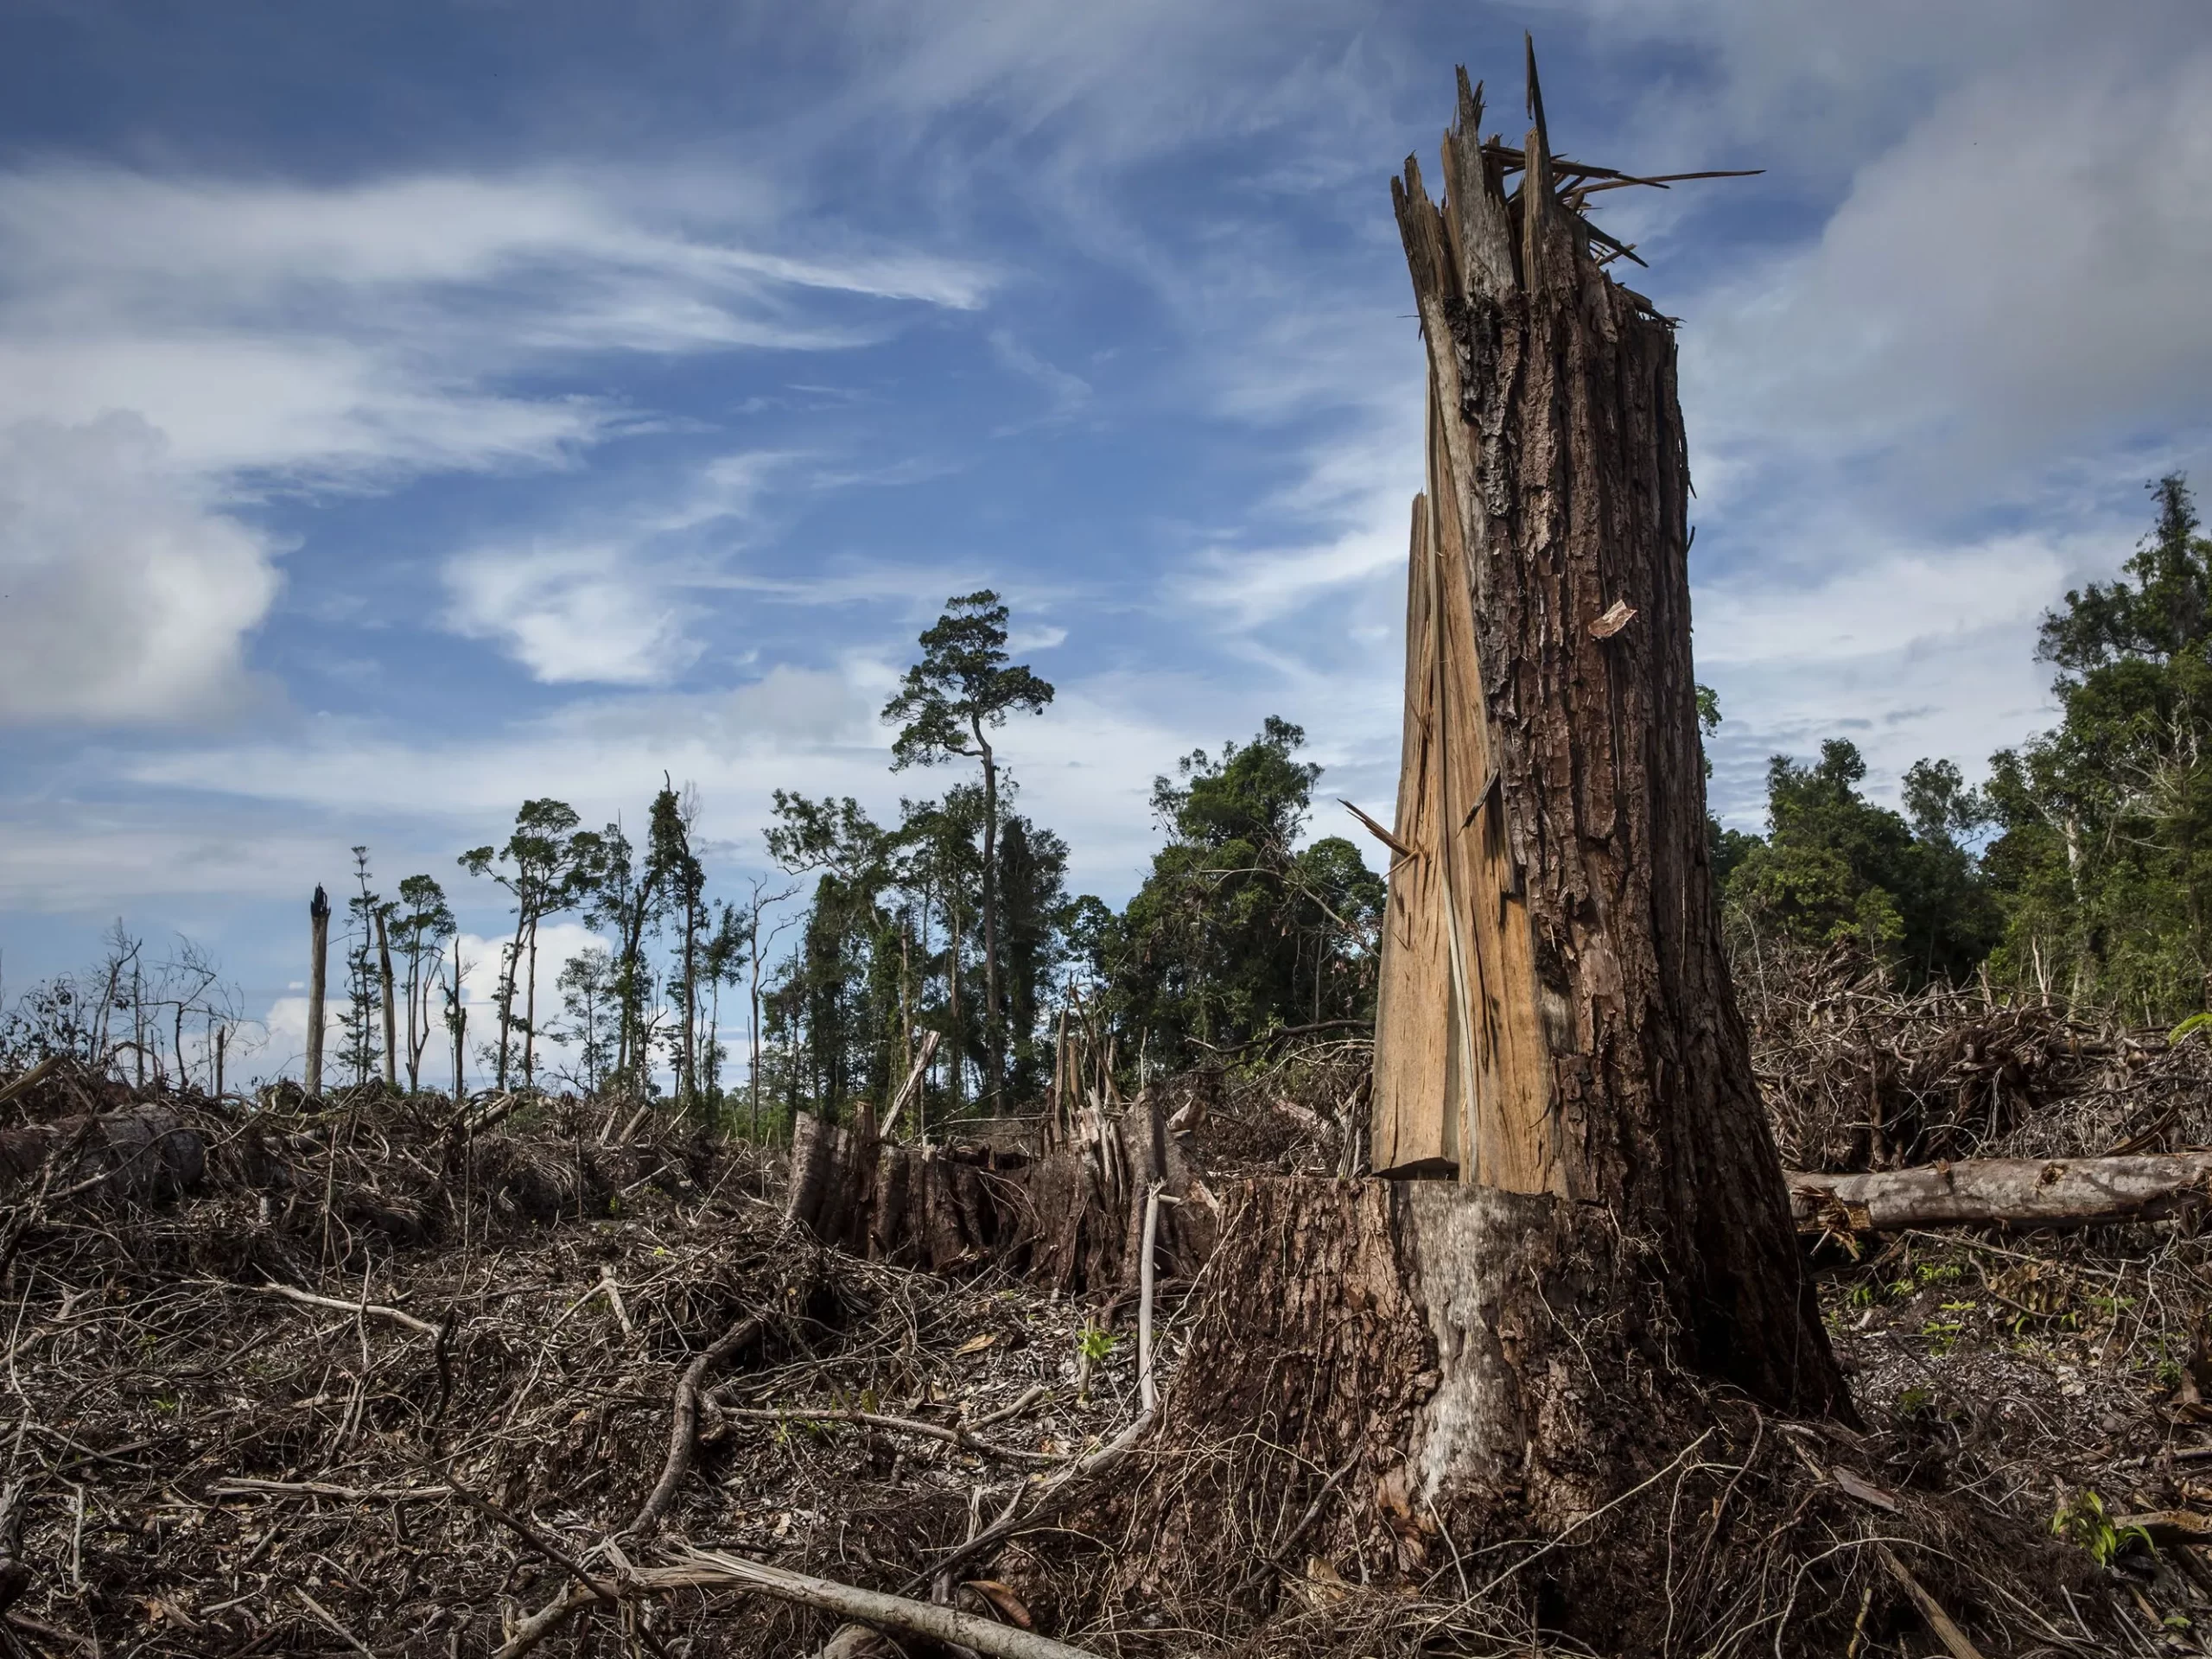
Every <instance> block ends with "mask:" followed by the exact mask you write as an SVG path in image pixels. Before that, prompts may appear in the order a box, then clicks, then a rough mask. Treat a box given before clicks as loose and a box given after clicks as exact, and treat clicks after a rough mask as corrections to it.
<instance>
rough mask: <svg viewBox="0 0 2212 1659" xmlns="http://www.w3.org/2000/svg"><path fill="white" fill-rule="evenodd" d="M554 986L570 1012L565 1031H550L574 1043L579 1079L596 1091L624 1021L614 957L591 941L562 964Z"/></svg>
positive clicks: (587, 1089)
mask: <svg viewBox="0 0 2212 1659" xmlns="http://www.w3.org/2000/svg"><path fill="white" fill-rule="evenodd" d="M553 983H554V988H556V990H558V991H559V992H560V993H561V1011H562V1013H563V1014H566V1015H567V1016H568V1020H569V1024H568V1028H567V1029H566V1030H565V1031H548V1032H547V1033H546V1034H547V1035H548V1036H549V1037H553V1038H555V1039H557V1040H560V1041H563V1042H569V1043H574V1044H575V1047H576V1065H577V1066H578V1068H579V1069H580V1071H581V1074H582V1075H581V1076H579V1077H578V1078H577V1079H576V1080H577V1081H578V1082H579V1083H581V1084H582V1085H583V1088H584V1091H585V1092H586V1093H587V1094H597V1093H598V1092H599V1090H600V1085H601V1084H602V1083H604V1082H605V1081H606V1079H607V1073H608V1071H609V1070H610V1068H611V1066H612V1065H613V1058H614V1040H615V1033H616V1030H617V1028H618V1027H620V1021H621V1001H620V995H619V994H618V990H617V986H616V981H615V971H614V957H613V953H612V952H610V951H609V950H607V949H606V947H604V946H603V945H592V946H590V947H588V949H586V950H582V951H579V952H578V953H577V954H576V955H575V956H573V957H569V959H568V961H567V962H565V963H563V964H562V965H561V972H560V976H559V977H557V978H556V980H555V981H554V982H553Z"/></svg>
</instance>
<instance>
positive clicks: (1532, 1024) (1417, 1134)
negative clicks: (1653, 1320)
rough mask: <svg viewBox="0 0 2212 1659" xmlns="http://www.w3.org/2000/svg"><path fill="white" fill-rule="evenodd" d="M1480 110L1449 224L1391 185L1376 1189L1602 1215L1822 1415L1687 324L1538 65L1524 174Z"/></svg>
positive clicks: (1680, 1307)
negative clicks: (1387, 781) (1417, 462)
mask: <svg viewBox="0 0 2212 1659" xmlns="http://www.w3.org/2000/svg"><path fill="white" fill-rule="evenodd" d="M1528 105H1529V120H1530V126H1529V133H1528V137H1527V138H1526V140H1525V141H1524V142H1523V143H1522V144H1521V146H1520V147H1519V148H1517V149H1516V148H1512V147H1510V146H1508V145H1507V144H1505V143H1503V141H1502V140H1500V139H1497V138H1495V137H1493V138H1491V139H1490V140H1487V141H1485V140H1484V138H1483V137H1481V135H1480V123H1481V120H1482V115H1483V107H1482V98H1481V93H1480V92H1479V90H1478V89H1477V88H1475V87H1472V86H1470V85H1469V84H1468V81H1467V79H1466V76H1465V73H1464V72H1463V73H1461V75H1460V78H1459V111H1458V118H1457V120H1456V122H1455V123H1454V124H1453V126H1452V130H1450V131H1448V132H1447V133H1446V134H1445V136H1444V143H1443V155H1442V173H1443V180H1444V183H1445V187H1446V189H1445V199H1444V200H1443V202H1442V204H1441V205H1439V204H1437V203H1435V202H1433V201H1432V200H1430V198H1429V195H1428V193H1427V188H1425V187H1424V185H1423V183H1422V181H1421V168H1420V166H1419V164H1418V163H1417V162H1415V161H1414V159H1412V158H1411V157H1408V160H1407V162H1406V166H1405V172H1404V176H1403V177H1402V179H1401V180H1394V181H1392V188H1391V195H1392V199H1393V202H1394V205H1395V209H1396V213H1397V219H1398V227H1399V232H1400V234H1401V238H1402V241H1403V243H1404V245H1405V251H1406V260H1407V264H1408V267H1409V269H1410V270H1411V273H1412V277H1413V287H1414V299H1415V301H1416V303H1417V305H1418V307H1419V316H1420V321H1421V334H1422V338H1423V341H1424V343H1425V345H1426V346H1427V365H1428V374H1427V480H1426V482H1427V487H1426V488H1425V489H1424V490H1423V491H1422V493H1421V495H1420V496H1418V497H1417V498H1416V499H1414V509H1413V534H1412V544H1411V548H1410V550H1409V551H1410V558H1409V563H1408V582H1407V589H1408V591H1407V607H1406V630H1407V632H1406V686H1405V727H1404V743H1403V753H1402V771H1401V774H1400V781H1399V793H1398V800H1397V812H1396V822H1395V823H1394V824H1393V826H1392V827H1391V829H1390V831H1389V835H1388V836H1386V837H1384V839H1385V840H1386V841H1387V842H1389V844H1390V846H1391V850H1392V855H1393V856H1392V863H1391V868H1390V881H1389V908H1388V912H1387V916H1386V922H1385V927H1384V931H1383V944H1382V960H1381V963H1380V969H1381V989H1380V997H1379V1006H1378V1008H1377V1012H1376V1033H1375V1038H1376V1041H1375V1085H1374V1091H1373V1103H1372V1109H1371V1123H1370V1146H1371V1147H1372V1156H1371V1166H1372V1167H1373V1169H1374V1170H1375V1172H1376V1173H1377V1174H1381V1175H1389V1176H1398V1177H1437V1176H1452V1177H1456V1178H1457V1179H1459V1181H1460V1182H1462V1183H1465V1184H1468V1185H1475V1186H1480V1187H1485V1188H1490V1189H1494V1190H1497V1191H1502V1192H1509V1193H1518V1194H1523V1195H1528V1196H1530V1197H1543V1198H1549V1199H1551V1200H1554V1201H1555V1202H1556V1201H1560V1200H1565V1201H1567V1205H1568V1206H1572V1207H1580V1206H1602V1207H1603V1208H1604V1209H1605V1210H1607V1211H1610V1212H1611V1216H1612V1217H1613V1221H1614V1224H1616V1225H1618V1227H1619V1228H1620V1229H1621V1230H1623V1232H1624V1234H1625V1235H1626V1236H1634V1237H1637V1238H1640V1239H1643V1240H1645V1241H1647V1243H1648V1244H1649V1248H1651V1249H1653V1250H1654V1252H1655V1259H1656V1260H1658V1261H1663V1262H1665V1263H1666V1267H1665V1269H1664V1271H1663V1273H1661V1274H1659V1275H1658V1276H1659V1277H1660V1278H1661V1280H1662V1281H1663V1282H1664V1283H1665V1285H1666V1297H1667V1300H1668V1301H1669V1304H1670V1305H1671V1306H1672V1308H1673V1310H1674V1312H1673V1315H1672V1317H1674V1318H1675V1319H1679V1320H1680V1321H1681V1326H1682V1329H1683V1330H1684V1332H1686V1333H1687V1337H1688V1341H1687V1351H1688V1354H1689V1355H1690V1356H1691V1363H1692V1365H1693V1367H1694V1368H1695V1369H1700V1370H1706V1371H1707V1373H1708V1374H1710V1375H1713V1376H1722V1377H1726V1378H1728V1379H1729V1380H1731V1381H1733V1382H1735V1383H1738V1384H1739V1385H1740V1386H1742V1387H1744V1388H1745V1389H1747V1390H1748V1391H1749V1392H1751V1394H1753V1395H1757V1396H1758V1397H1760V1398H1763V1399H1765V1400H1769V1401H1773V1402H1794V1403H1796V1405H1798V1406H1799V1407H1800V1408H1822V1407H1825V1406H1826V1405H1827V1404H1828V1403H1830V1402H1834V1401H1836V1400H1839V1399H1840V1397H1841V1395H1842V1388H1841V1379H1840V1376H1839V1375H1838V1374H1837V1373H1836V1371H1835V1370H1834V1365H1833V1363H1832V1361H1831V1360H1830V1358H1829V1357H1828V1355H1827V1345H1826V1343H1825V1341H1824V1340H1823V1339H1822V1338H1821V1332H1820V1329H1819V1326H1818V1323H1817V1320H1816V1319H1815V1316H1814V1313H1813V1307H1812V1302H1811V1300H1810V1297H1809V1295H1808V1294H1807V1291H1806V1287H1805V1286H1804V1284H1803V1283H1802V1281H1801V1279H1800V1276H1799V1272H1798V1268H1797V1265H1796V1262H1797V1251H1796V1243H1795V1240H1794V1238H1793V1236H1792V1233H1791V1227H1790V1217H1789V1196H1788V1193H1787V1192H1786V1191H1785V1189H1784V1187H1783V1182H1782V1171H1781V1165H1780V1161H1779V1160H1778V1159H1777V1156H1776V1154H1775V1150H1774V1143H1773V1138H1772V1135H1771V1134H1770V1130H1769V1129H1768V1127H1767V1123H1766V1119H1765V1116H1764V1110H1763V1109H1762V1107H1761V1104H1760V1101H1759V1097H1758V1090H1757V1087H1756V1084H1755V1080H1754V1077H1753V1074H1752V1071H1751V1052H1750V1046H1749V1043H1748V1040H1747V1038H1746V1034H1745V1028H1744V1025H1743V1021H1742V1020H1741V1018H1740V1017H1739V1016H1738V1013H1737V1010H1736V1004H1735V996H1734V993H1733V990H1732V988H1731V986H1730V984H1729V981H1728V969H1727V961H1726V954H1725V952H1724V950H1723V949H1722V944H1721V938H1720V931H1719V916H1718V913H1717V912H1716V909H1715V906H1714V903H1713V872H1712V868H1711V864H1710V854H1709V850H1708V848H1707V828H1706V825H1707V819H1706V811H1705V783H1704V767H1703V764H1702V762H1703V756H1702V753H1701V750H1700V743H1699V737H1698V726H1697V697H1696V676H1695V673H1694V670H1693V668H1692V664H1691V660H1690V604H1689V574H1688V547H1689V524H1688V509H1689V474H1688V463H1687V461H1686V446H1685V443H1684V439H1683V432H1682V420H1681V408H1680V406H1679V404H1677V402H1676V398H1675V337H1674V330H1673V327H1672V325H1671V324H1670V323H1669V321H1668V320H1667V319H1666V318H1664V317H1662V316H1661V315H1658V313H1657V312H1656V310H1655V309H1654V308H1653V307H1652V305H1651V303H1650V302H1649V301H1648V300H1646V299H1645V298H1644V297H1643V296H1641V295H1638V294H1636V293H1633V292H1631V291H1630V290H1629V289H1626V288H1624V287H1621V286H1620V285H1618V283H1614V282H1613V281H1612V280H1611V277H1608V276H1607V274H1606V271H1605V265H1606V264H1608V263H1609V262H1611V261H1612V260H1614V259H1617V258H1619V257H1624V255H1625V256H1627V257H1633V256H1632V254H1630V252H1629V251H1628V250H1627V249H1626V248H1625V247H1624V245H1622V244H1620V243H1619V242H1618V241H1617V240H1616V239H1615V238H1611V237H1610V236H1607V235H1606V234H1605V233H1604V232H1601V231H1599V229H1598V228H1597V227H1596V226H1593V225H1592V224H1591V223H1590V222H1589V221H1588V220H1587V219H1585V218H1584V217H1583V216H1582V212H1581V208H1582V206H1583V204H1584V203H1585V202H1586V200H1588V199H1589V197H1590V196H1591V195H1592V194H1594V192H1595V189H1596V188H1597V184H1596V183H1593V181H1598V182H1607V183H1623V184H1625V183H1628V182H1630V181H1631V177H1630V175H1625V174H1622V173H1619V172H1617V171H1613V170H1611V169H1607V168H1595V167H1592V166H1590V165H1588V164H1586V163H1583V162H1569V161H1564V160H1561V159H1559V158H1557V157H1555V156H1554V155H1553V153H1552V149H1551V144H1550V141H1549V139H1548V137H1547V134H1546V131H1545V124H1544V113H1543V99H1542V93H1541V91H1540V89H1539V87H1538V85H1537V80H1536V73H1535V56H1534V52H1533V49H1532V50H1531V52H1530V54H1529V61H1528ZM1509 181H1510V182H1511V183H1512V185H1513V186H1514V187H1515V188H1512V189H1511V190H1510V191H1509V188H1508V185H1509ZM1643 182H1656V181H1650V180H1648V179H1646V180H1643ZM1560 1224H1561V1225H1562V1226H1566V1225H1568V1224H1569V1218H1567V1217H1566V1215H1565V1213H1564V1207H1563V1208H1562V1211H1561V1219H1560Z"/></svg>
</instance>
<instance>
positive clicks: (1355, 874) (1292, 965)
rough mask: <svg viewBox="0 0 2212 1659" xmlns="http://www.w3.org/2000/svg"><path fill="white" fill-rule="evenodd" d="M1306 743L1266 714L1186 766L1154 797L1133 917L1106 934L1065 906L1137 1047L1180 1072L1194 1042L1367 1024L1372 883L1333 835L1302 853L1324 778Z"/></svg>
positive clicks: (1089, 915) (1081, 904)
mask: <svg viewBox="0 0 2212 1659" xmlns="http://www.w3.org/2000/svg"><path fill="white" fill-rule="evenodd" d="M1305 741H1306V734H1305V733H1304V732H1303V731H1302V730H1301V729H1300V728H1298V727H1296V726H1294V725H1292V724H1290V723H1289V722H1288V721H1283V720H1281V719H1277V718H1275V717H1274V716H1272V715H1271V716H1269V717H1268V721H1266V723H1265V725H1264V726H1263V727H1262V729H1261V731H1260V733H1259V734H1258V736H1256V737H1255V739H1254V740H1253V741H1251V742H1249V743H1246V744H1241V745H1240V744H1237V743H1234V742H1231V743H1227V744H1224V746H1223V747H1222V751H1221V753H1220V754H1219V756H1218V757H1215V756H1211V755H1209V754H1207V753H1206V752H1205V750H1203V749H1201V750H1198V751H1195V752H1194V753H1191V754H1188V755H1185V757H1184V758H1183V759H1182V760H1180V761H1179V762H1178V763H1177V776H1176V777H1175V778H1173V779H1169V778H1166V777H1162V778H1160V779H1155V780H1154V785H1153V810H1154V815H1155V817H1157V818H1158V819H1159V821H1160V824H1161V826H1162V828H1163V829H1166V832H1167V843H1166V846H1164V847H1162V848H1161V849H1160V851H1159V852H1158V853H1157V854H1155V855H1154V858H1153V863H1152V871H1151V874H1149V875H1148V876H1147V878H1146V880H1145V882H1144V885H1143V886H1142V887H1141V888H1140V889H1139V890H1138V892H1137V893H1136V895H1135V897H1134V898H1133V899H1130V901H1129V904H1128V909H1127V911H1125V912H1123V914H1122V916H1121V917H1120V918H1116V919H1115V920H1114V921H1113V922H1112V923H1111V924H1110V925H1109V924H1107V923H1105V922H1104V921H1103V918H1101V917H1100V915H1099V914H1098V908H1097V907H1096V901H1095V900H1093V901H1089V902H1085V901H1082V900H1078V901H1077V905H1076V906H1075V907H1074V910H1073V912H1072V913H1071V916H1070V918H1069V927H1070V930H1071V933H1072V934H1073V935H1074V937H1075V938H1076V939H1077V941H1078V943H1079V945H1080V946H1081V948H1083V949H1084V950H1087V951H1089V952H1090V953H1091V954H1092V957H1093V963H1092V966H1093V970H1094V972H1095V973H1096V975H1097V976H1099V977H1101V978H1103V980H1104V981H1105V982H1107V984H1108V987H1109V1001H1110V1003H1111V1006H1112V1007H1113V1009H1114V1011H1115V1014H1116V1019H1117V1020H1118V1021H1119V1022H1121V1023H1122V1026H1123V1027H1124V1028H1125V1029H1127V1030H1128V1031H1129V1033H1130V1034H1131V1036H1132V1037H1133V1038H1134V1039H1135V1044H1134V1046H1136V1047H1138V1048H1140V1049H1142V1050H1144V1051H1146V1052H1153V1051H1155V1050H1156V1052H1159V1053H1160V1055H1161V1057H1162V1058H1169V1057H1175V1058H1179V1057H1180V1055H1181V1053H1182V1052H1183V1050H1184V1047H1185V1043H1186V1042H1190V1041H1195V1042H1198V1043H1203V1044H1209V1045H1211V1046H1216V1047H1221V1046H1228V1045H1231V1044H1234V1043H1236V1042H1238V1041H1241V1040H1243V1039H1246V1038H1249V1037H1251V1036H1253V1035H1255V1034H1257V1033H1261V1032H1263V1031H1265V1030H1267V1029H1268V1028H1270V1027H1276V1026H1290V1025H1297V1024H1301V1023H1307V1022H1311V1021H1313V1020H1322V1019H1326V1018H1346V1019H1363V1018H1367V1017H1370V1015H1371V1014H1372V1011H1373V1005H1374V970H1373V961H1374V947H1375V939H1376V934H1375V929H1376V925H1377V924H1378V922H1379V918H1380V917H1381V913H1382V909H1383V892H1384V890H1383V879H1382V878H1381V877H1380V876H1378V875H1376V874H1375V873H1374V872H1373V871H1371V870H1370V869H1368V868H1367V867H1366V865H1365V864H1364V862H1363V861H1362V860H1361V859H1360V857H1359V854H1358V851H1357V849H1356V848H1354V847H1353V846H1352V844H1351V842H1348V841H1346V840H1344V838H1342V837H1341V836H1329V837H1326V838H1325V839H1323V840H1320V841H1318V842H1314V843H1313V845H1312V846H1311V847H1308V848H1306V849H1305V850H1304V851H1303V852H1301V851H1300V850H1299V849H1298V848H1297V846H1296V842H1297V838H1298V835H1299V832H1300V829H1302V828H1303V827H1304V824H1305V822H1306V815H1307V813H1308V811H1309V810H1310V809H1311V806H1312V803H1313V785H1314V784H1315V783H1316V782H1317V781H1318V780H1319V778H1320V775H1321V768H1320V767H1319V766H1316V765H1314V764H1313V763H1312V762H1310V761H1304V760H1299V759H1298V758H1297V751H1298V750H1299V749H1300V747H1302V746H1303V745H1304V743H1305Z"/></svg>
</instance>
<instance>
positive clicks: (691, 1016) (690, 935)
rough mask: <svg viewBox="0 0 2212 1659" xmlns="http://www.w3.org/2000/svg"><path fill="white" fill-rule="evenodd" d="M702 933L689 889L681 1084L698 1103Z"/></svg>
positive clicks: (685, 900)
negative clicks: (699, 945) (699, 951)
mask: <svg viewBox="0 0 2212 1659" xmlns="http://www.w3.org/2000/svg"><path fill="white" fill-rule="evenodd" d="M686 787H687V788H688V787H689V785H686ZM698 934H699V911H698V906H697V905H696V903H694V902H693V899H692V897H691V894H690V893H689V892H688V891H687V892H686V893H684V895H683V1080H682V1084H681V1085H680V1087H681V1090H682V1093H683V1099H684V1101H685V1102H686V1103H687V1104H694V1105H696V1103H697V1100H698V1095H699V1071H698V1050H697V1047H696V1042H695V1038H696V1033H697V1031H698V1028H699V969H698V961H697V956H696V950H695V946H696V942H697V939H698Z"/></svg>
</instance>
